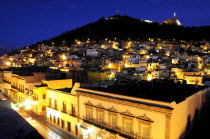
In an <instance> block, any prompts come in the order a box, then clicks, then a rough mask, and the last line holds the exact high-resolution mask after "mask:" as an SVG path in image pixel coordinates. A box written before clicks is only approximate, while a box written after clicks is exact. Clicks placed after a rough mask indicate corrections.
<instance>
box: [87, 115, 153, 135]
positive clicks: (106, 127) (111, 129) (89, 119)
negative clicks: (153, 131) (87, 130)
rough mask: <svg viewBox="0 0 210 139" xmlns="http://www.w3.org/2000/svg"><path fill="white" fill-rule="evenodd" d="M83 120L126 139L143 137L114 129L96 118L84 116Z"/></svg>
mask: <svg viewBox="0 0 210 139" xmlns="http://www.w3.org/2000/svg"><path fill="white" fill-rule="evenodd" d="M83 120H84V121H85V122H87V123H89V124H94V125H95V126H97V127H99V128H102V129H105V130H107V131H109V132H112V133H115V134H119V135H120V136H123V137H125V138H129V139H141V138H142V137H141V136H139V135H138V134H137V133H134V132H133V131H129V132H128V131H126V130H124V129H123V128H121V127H119V126H115V127H113V126H111V123H107V122H102V121H99V120H97V119H95V118H89V117H86V116H84V117H83ZM148 139H149V138H148Z"/></svg>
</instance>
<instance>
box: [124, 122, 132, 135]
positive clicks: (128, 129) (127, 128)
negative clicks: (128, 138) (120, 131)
mask: <svg viewBox="0 0 210 139" xmlns="http://www.w3.org/2000/svg"><path fill="white" fill-rule="evenodd" d="M125 131H126V133H128V134H129V133H130V132H131V131H132V122H131V121H130V120H126V121H125Z"/></svg>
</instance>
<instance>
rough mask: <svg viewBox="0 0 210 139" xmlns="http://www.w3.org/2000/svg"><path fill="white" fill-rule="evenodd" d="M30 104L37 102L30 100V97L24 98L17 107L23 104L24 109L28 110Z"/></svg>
mask: <svg viewBox="0 0 210 139" xmlns="http://www.w3.org/2000/svg"><path fill="white" fill-rule="evenodd" d="M32 104H37V102H35V101H31V100H30V99H25V101H24V102H23V103H22V104H20V105H19V107H23V106H24V107H25V109H26V110H29V109H31V108H32V107H31V105H32Z"/></svg>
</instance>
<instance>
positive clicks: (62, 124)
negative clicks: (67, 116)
mask: <svg viewBox="0 0 210 139" xmlns="http://www.w3.org/2000/svg"><path fill="white" fill-rule="evenodd" d="M64 126H65V125H64V120H61V128H64Z"/></svg>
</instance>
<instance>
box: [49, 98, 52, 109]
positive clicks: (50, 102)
mask: <svg viewBox="0 0 210 139" xmlns="http://www.w3.org/2000/svg"><path fill="white" fill-rule="evenodd" d="M49 107H52V98H49Z"/></svg>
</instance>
